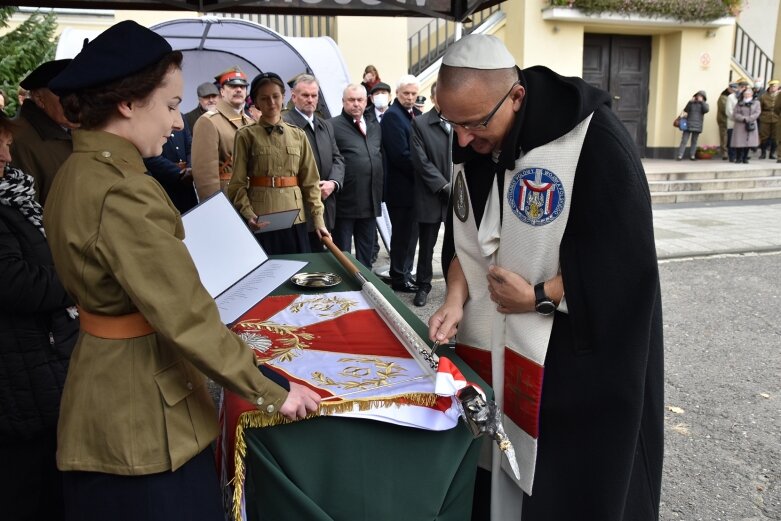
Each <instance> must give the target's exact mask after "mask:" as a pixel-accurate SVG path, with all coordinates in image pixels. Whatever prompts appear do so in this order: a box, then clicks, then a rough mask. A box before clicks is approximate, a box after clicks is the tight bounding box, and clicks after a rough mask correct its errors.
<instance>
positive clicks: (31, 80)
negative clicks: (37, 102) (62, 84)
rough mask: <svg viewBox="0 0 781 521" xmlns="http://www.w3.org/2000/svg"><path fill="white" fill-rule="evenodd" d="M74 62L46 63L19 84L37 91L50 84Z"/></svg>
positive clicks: (56, 61)
mask: <svg viewBox="0 0 781 521" xmlns="http://www.w3.org/2000/svg"><path fill="white" fill-rule="evenodd" d="M71 61H72V60H71V59H70V58H68V59H67V60H53V61H50V62H44V63H42V64H40V65H39V66H38V67H36V68H35V69H33V71H32V72H31V73H30V74H28V75H27V77H26V78H25V79H23V80H22V81H21V82H19V86H20V87H22V88H23V89H27V90H35V89H40V88H43V87H46V86H47V85H48V84H49V82H50V81H51V80H52V78H54V77H55V76H57V75H58V74H59V73H61V72H62V70H63V69H64V68H65V67H67V66H68V64H69V63H70V62H71Z"/></svg>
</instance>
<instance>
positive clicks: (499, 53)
mask: <svg viewBox="0 0 781 521" xmlns="http://www.w3.org/2000/svg"><path fill="white" fill-rule="evenodd" d="M442 65H449V66H450V67H462V68H469V69H483V70H495V69H511V68H513V67H515V58H513V56H512V54H510V51H508V50H507V47H505V46H504V43H503V42H502V40H500V39H499V38H497V37H496V36H491V35H487V34H470V35H468V36H464V37H463V38H461V39H460V40H458V41H457V42H456V43H454V44H453V45H451V46H450V47H449V48H448V50H447V52H446V53H445V56H444V57H443V58H442Z"/></svg>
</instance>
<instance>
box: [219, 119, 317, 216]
mask: <svg viewBox="0 0 781 521" xmlns="http://www.w3.org/2000/svg"><path fill="white" fill-rule="evenodd" d="M268 129H271V130H270V131H269V130H268ZM228 199H230V200H231V201H232V202H233V205H234V206H235V207H236V209H237V210H238V211H239V212H240V213H241V215H242V216H243V217H244V219H246V220H250V219H252V218H253V217H254V216H256V215H263V214H267V213H272V212H281V211H284V210H292V209H294V208H298V209H299V212H298V217H296V220H295V223H294V224H300V223H303V222H306V216H305V215H304V208H305V207H306V208H307V209H308V210H309V215H311V216H312V220H313V223H312V224H313V225H314V227H315V229H317V228H324V227H325V221H324V220H323V203H322V201H321V200H320V174H319V173H318V172H317V164H316V163H315V159H314V155H313V154H312V149H311V148H310V146H309V141H308V140H307V138H306V134H304V131H303V130H301V129H300V128H298V127H295V126H293V125H291V124H289V123H286V122H284V121H280V122H279V124H278V125H275V126H270V125H267V124H266V123H257V124H255V125H250V126H247V127H244V128H242V129H240V130H239V131H238V132H236V138H235V143H234V149H233V177H231V181H230V184H228Z"/></svg>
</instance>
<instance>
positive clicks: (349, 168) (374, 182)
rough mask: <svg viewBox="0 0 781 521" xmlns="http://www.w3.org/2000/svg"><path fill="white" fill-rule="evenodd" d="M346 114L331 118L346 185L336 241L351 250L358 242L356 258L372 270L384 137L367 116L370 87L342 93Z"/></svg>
mask: <svg viewBox="0 0 781 521" xmlns="http://www.w3.org/2000/svg"><path fill="white" fill-rule="evenodd" d="M342 106H343V108H342V113H341V114H339V115H338V116H335V117H333V118H331V119H330V120H328V121H329V123H331V125H332V126H333V130H334V138H335V139H336V146H337V147H339V152H340V153H341V154H342V157H343V158H344V184H343V185H342V189H341V190H340V192H339V203H338V204H337V205H336V224H335V226H334V231H333V239H334V243H335V244H336V245H337V246H338V247H339V249H341V250H344V251H350V250H351V248H350V243H351V242H354V243H355V258H357V259H358V261H359V262H360V263H361V264H363V265H364V266H366V267H367V268H369V269H371V266H372V262H371V255H372V246H373V244H374V237H375V234H376V232H375V226H376V225H375V222H376V221H375V219H376V217H378V216H379V215H380V202H381V201H382V183H383V170H382V138H381V130H380V124H379V123H377V121H376V120H374V119H371V118H367V117H365V116H364V110H365V109H366V89H365V88H364V87H363V85H356V84H350V85H348V86H347V87H346V88H345V89H344V93H343V94H342Z"/></svg>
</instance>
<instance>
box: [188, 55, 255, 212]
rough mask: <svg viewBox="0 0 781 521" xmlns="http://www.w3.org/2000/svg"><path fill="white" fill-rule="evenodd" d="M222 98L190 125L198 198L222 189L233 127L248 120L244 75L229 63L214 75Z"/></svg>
mask: <svg viewBox="0 0 781 521" xmlns="http://www.w3.org/2000/svg"><path fill="white" fill-rule="evenodd" d="M215 80H217V83H219V84H220V85H221V87H220V95H221V96H222V98H221V99H220V101H219V102H217V108H216V109H214V110H210V111H209V112H206V113H205V114H203V115H202V116H201V117H199V118H198V120H197V121H196V122H195V127H194V128H193V146H192V165H193V166H192V168H193V170H192V172H193V181H194V182H195V189H196V191H197V192H198V199H199V200H201V201H203V200H204V199H206V198H207V197H209V196H210V195H213V194H215V193H217V191H218V190H222V191H223V192H224V191H225V190H226V189H227V186H228V182H229V181H230V179H231V173H232V172H233V141H234V138H235V137H236V131H237V130H238V129H240V128H241V127H243V126H245V125H249V124H250V123H252V119H250V118H249V116H247V115H246V113H245V112H244V101H245V100H246V99H247V85H249V83H248V82H247V76H246V75H245V74H244V73H243V72H242V71H241V69H239V68H238V67H232V68H230V69H228V70H227V71H225V72H222V73H220V74H219V75H217V76H216V77H215Z"/></svg>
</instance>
